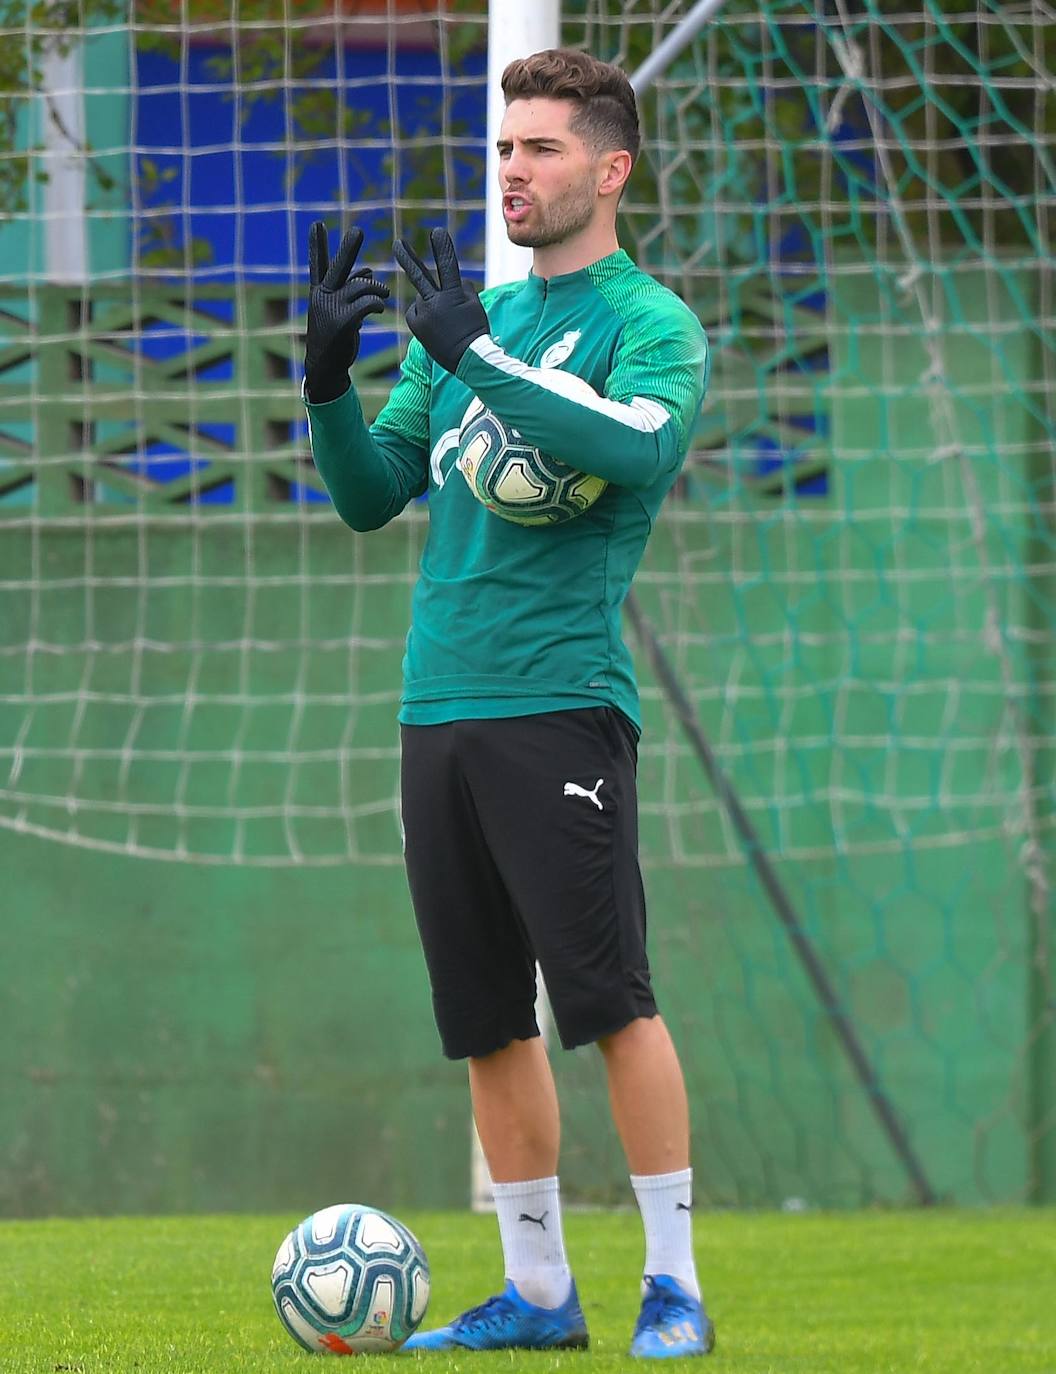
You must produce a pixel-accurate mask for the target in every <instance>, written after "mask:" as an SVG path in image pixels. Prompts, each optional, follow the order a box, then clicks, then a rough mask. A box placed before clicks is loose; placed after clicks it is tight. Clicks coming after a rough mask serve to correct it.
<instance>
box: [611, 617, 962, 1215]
mask: <svg viewBox="0 0 1056 1374" xmlns="http://www.w3.org/2000/svg"><path fill="white" fill-rule="evenodd" d="M625 606H626V610H627V615H628V618H629V619H630V622H631V624H632V625H633V626H634V632H635V634H636V635H637V636H638V639H639V641H640V642H641V644H642V647H643V648H644V649H645V651H646V653H647V654H648V655H649V661H650V663H651V664H652V668H653V672H654V673H655V674H656V678H657V681H658V682H659V683H660V685H661V687H662V688H663V690H664V692H665V694H666V696H667V699H668V701H669V702H670V703H671V706H672V708H673V710H674V712H675V714H676V716H677V717H678V719H679V723H680V724H681V726H682V728H683V730H685V732H686V735H687V737H688V739H689V741H690V743H691V744H692V746H693V748H694V750H695V752H696V755H697V757H698V759H699V760H700V762H701V764H702V765H703V767H704V771H705V772H706V773H707V775H708V779H709V781H710V782H711V785H712V787H713V788H714V790H715V793H716V795H717V796H718V798H719V801H720V802H721V803H722V805H723V806H724V807H725V808H726V812H727V814H728V815H729V817H730V820H731V821H732V822H733V826H734V829H735V830H736V831H737V835H738V838H739V839H740V841H741V844H742V845H743V846H744V851H745V854H746V856H747V858H748V862H749V863H750V864H751V866H752V868H753V869H754V870H755V875H756V877H757V878H758V879H759V881H760V883H761V884H762V885H763V888H764V890H765V892H766V895H767V896H768V897H769V899H770V904H771V906H772V907H773V909H774V912H775V913H776V915H777V917H778V920H779V921H780V922H781V924H782V925H783V926H784V928H785V931H786V933H787V935H788V937H789V939H790V940H791V942H792V948H793V949H794V950H795V952H796V954H797V956H798V957H799V961H800V963H801V964H802V965H803V968H804V970H805V972H806V974H807V977H808V978H809V979H810V981H811V983H812V985H813V987H814V991H815V993H816V994H817V998H818V1001H819V1003H820V1004H821V1008H822V1011H823V1012H824V1013H825V1015H826V1016H827V1017H828V1019H829V1022H830V1023H831V1025H832V1028H833V1030H834V1031H835V1032H836V1036H837V1039H838V1040H839V1042H840V1044H841V1045H842V1047H843V1049H844V1052H845V1053H846V1055H847V1058H848V1059H849V1060H850V1061H851V1066H852V1068H853V1069H854V1072H855V1074H856V1076H857V1078H858V1081H859V1082H860V1083H861V1085H862V1087H863V1089H864V1090H865V1093H866V1096H867V1097H868V1099H869V1103H870V1105H871V1106H872V1108H873V1111H874V1112H875V1113H876V1116H877V1118H878V1120H879V1122H880V1126H881V1129H882V1130H883V1132H884V1134H885V1135H886V1136H887V1138H888V1140H889V1141H890V1143H891V1147H892V1149H893V1150H894V1151H895V1154H896V1155H897V1156H898V1158H899V1160H900V1161H901V1162H902V1165H903V1167H904V1168H905V1171H906V1173H907V1174H908V1176H909V1178H910V1180H911V1182H912V1184H913V1189H914V1192H915V1193H916V1195H917V1200H918V1201H919V1202H920V1203H921V1204H922V1205H923V1206H926V1207H927V1206H931V1205H932V1204H934V1203H935V1202H936V1200H937V1199H936V1197H935V1193H934V1191H933V1190H932V1187H931V1184H930V1183H929V1182H928V1177H927V1175H926V1174H925V1172H924V1167H923V1165H922V1164H921V1162H920V1160H919V1159H918V1158H917V1155H916V1153H915V1151H914V1149H913V1146H912V1145H911V1144H910V1141H909V1137H908V1135H907V1134H906V1131H905V1128H904V1127H903V1125H902V1122H901V1121H900V1120H899V1117H898V1114H897V1113H896V1111H895V1109H894V1106H893V1105H892V1103H891V1100H890V1098H889V1097H888V1095H887V1093H886V1092H885V1090H884V1088H883V1085H882V1084H881V1082H880V1079H879V1076H878V1074H877V1073H876V1071H875V1069H874V1068H873V1066H872V1064H871V1062H870V1060H869V1056H868V1055H867V1054H866V1052H865V1048H864V1046H863V1045H862V1042H861V1041H860V1040H859V1038H858V1033H857V1032H856V1030H855V1028H854V1025H853V1023H852V1022H851V1019H850V1017H849V1016H848V1015H847V1012H846V1011H845V1010H844V1008H843V1006H842V1005H841V1004H840V999H839V997H838V996H837V994H836V989H835V988H834V987H833V985H832V982H831V980H830V978H829V975H828V973H827V972H826V971H825V966H824V964H823V963H822V962H821V959H820V957H819V955H818V953H817V951H816V950H815V948H814V945H813V943H812V941H811V938H810V935H809V934H808V933H807V931H806V930H805V929H804V928H803V924H802V922H801V921H800V919H799V917H798V916H797V914H796V911H795V908H794V907H793V905H792V903H791V901H790V900H789V897H788V894H787V893H786V892H785V889H784V888H783V887H782V885H781V880H780V879H779V878H778V876H777V873H776V871H775V869H774V866H773V864H772V863H771V862H770V858H769V855H768V854H767V852H766V850H765V849H764V848H763V846H762V844H761V843H760V840H759V836H758V834H757V833H756V830H755V827H754V826H753V824H752V822H751V819H750V818H749V816H748V813H747V812H746V811H745V809H744V807H743V806H742V805H741V800H740V797H739V796H738V795H737V793H736V791H735V790H734V787H733V784H732V783H731V782H730V780H729V779H728V778H727V776H726V774H725V773H724V772H723V769H722V767H721V765H720V764H719V761H718V759H717V757H716V755H715V751H714V750H713V749H712V747H711V745H710V743H709V742H708V738H707V736H706V735H705V733H704V731H703V729H702V728H701V725H700V721H699V720H698V719H697V713H696V710H695V708H694V706H693V703H692V702H691V701H690V699H689V697H688V696H687V695H686V693H685V691H684V690H683V688H682V684H681V682H680V681H679V679H678V675H677V673H676V672H675V670H674V668H673V667H672V666H671V662H670V660H669V659H668V657H667V654H666V653H665V652H664V649H663V645H662V644H661V643H660V640H659V639H658V637H657V635H656V633H655V632H654V630H653V627H652V626H651V625H650V623H649V620H648V618H647V617H646V615H645V612H644V611H643V610H642V608H641V606H640V605H639V604H638V600H637V598H636V597H635V595H634V593H633V592H631V593H630V595H629V596H628V597H627V600H626V602H625Z"/></svg>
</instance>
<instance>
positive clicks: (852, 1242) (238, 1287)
mask: <svg viewBox="0 0 1056 1374" xmlns="http://www.w3.org/2000/svg"><path fill="white" fill-rule="evenodd" d="M299 1220H300V1217H296V1216H277V1217H230V1216H221V1217H190V1218H185V1217H179V1218H173V1217H170V1218H162V1219H159V1220H152V1219H144V1218H123V1219H113V1220H77V1221H58V1220H56V1221H23V1222H3V1223H0V1370H2V1371H3V1374H118V1372H123V1371H128V1374H133V1372H134V1374H155V1371H158V1372H159V1374H160V1371H166V1374H191V1372H192V1371H194V1374H199V1372H200V1374H220V1372H221V1371H228V1370H230V1371H242V1370H247V1371H248V1370H252V1371H253V1374H269V1371H273V1370H276V1371H279V1370H281V1371H284V1372H285V1374H292V1371H296V1370H297V1369H302V1370H304V1369H307V1368H309V1367H311V1366H312V1364H313V1363H315V1364H318V1363H319V1361H321V1360H322V1361H325V1362H326V1367H329V1365H330V1363H331V1362H332V1360H333V1358H334V1357H331V1356H313V1355H309V1354H307V1353H305V1352H303V1351H301V1350H300V1348H299V1347H298V1346H296V1345H295V1344H294V1343H293V1341H292V1340H290V1338H289V1337H288V1336H287V1335H286V1334H285V1332H284V1331H283V1330H282V1328H281V1327H280V1325H279V1322H278V1319H277V1318H276V1316H275V1313H274V1310H273V1308H272V1306H271V1292H270V1288H269V1284H268V1278H269V1274H270V1270H271V1261H272V1258H273V1256H274V1252H275V1250H276V1248H277V1246H278V1243H279V1241H280V1240H281V1239H282V1237H283V1235H284V1234H285V1233H286V1231H287V1230H288V1229H289V1227H290V1226H291V1225H293V1224H294V1223H295V1222H297V1221H299ZM403 1220H405V1221H406V1222H407V1223H408V1224H409V1225H410V1226H411V1227H412V1229H414V1230H415V1231H416V1232H417V1234H418V1236H419V1237H420V1239H421V1241H422V1243H423V1244H424V1246H425V1248H426V1251H427V1253H428V1255H429V1260H430V1264H431V1267H432V1271H433V1297H432V1302H431V1304H430V1310H429V1312H428V1314H427V1315H426V1319H425V1323H424V1325H426V1326H430V1325H438V1324H440V1323H442V1322H444V1321H446V1320H447V1319H448V1318H449V1317H451V1316H452V1315H454V1314H455V1312H457V1311H460V1310H461V1309H462V1308H463V1307H465V1306H468V1305H470V1304H472V1303H474V1302H477V1301H480V1300H481V1299H482V1298H484V1297H485V1296H487V1294H488V1293H490V1292H492V1291H493V1290H495V1289H496V1288H497V1287H498V1286H500V1284H501V1267H500V1260H499V1247H498V1238H497V1231H496V1227H495V1221H494V1218H492V1217H482V1216H473V1215H469V1214H462V1213H455V1214H436V1213H430V1214H420V1215H416V1214H406V1215H405V1216H404V1217H403ZM566 1232H567V1240H568V1246H569V1251H570V1254H571V1257H572V1262H573V1265H574V1267H575V1270H576V1274H577V1278H578V1281H579V1287H580V1293H581V1297H582V1300H583V1306H584V1309H585V1311H586V1314H587V1320H588V1322H589V1324H590V1330H591V1339H592V1345H591V1350H590V1351H589V1352H585V1353H584V1352H570V1353H568V1354H562V1355H548V1354H538V1355H535V1354H514V1353H510V1352H500V1353H496V1354H491V1355H461V1354H460V1355H450V1356H449V1355H420V1356H412V1355H404V1356H399V1355H397V1356H374V1357H360V1358H361V1360H362V1359H363V1358H366V1359H367V1364H368V1367H378V1368H383V1369H384V1368H388V1366H389V1363H391V1362H392V1361H394V1360H395V1361H402V1362H403V1364H404V1367H408V1366H410V1367H412V1368H421V1367H422V1366H427V1367H428V1369H429V1370H430V1371H431V1370H435V1371H436V1374H454V1372H455V1371H458V1374H474V1371H478V1370H481V1371H482V1370H485V1369H487V1370H491V1371H495V1370H503V1371H508V1370H530V1371H532V1374H544V1371H549V1370H562V1371H566V1370H567V1371H573V1370H575V1369H577V1368H579V1369H583V1368H586V1367H588V1366H589V1367H590V1368H591V1369H592V1370H593V1369H597V1370H617V1369H627V1368H628V1367H629V1366H630V1365H631V1361H630V1359H629V1357H628V1356H627V1354H626V1348H627V1343H628V1339H629V1336H630V1331H631V1327H632V1325H633V1322H634V1318H635V1314H636V1311H637V1276H638V1273H639V1267H640V1262H641V1246H642V1242H641V1234H640V1228H639V1222H638V1218H637V1216H636V1215H634V1214H632V1213H620V1214H609V1213H594V1212H590V1213H573V1214H571V1215H570V1216H568V1218H567V1224H566ZM696 1237H697V1251H698V1261H699V1266H700V1270H701V1274H702V1277H703V1279H704V1282H705V1292H706V1296H707V1298H708V1305H709V1308H710V1309H711V1311H712V1315H713V1316H714V1318H715V1322H716V1326H717V1328H718V1347H717V1349H716V1352H715V1354H714V1355H713V1356H712V1357H711V1363H713V1364H718V1365H721V1367H722V1368H723V1369H725V1370H727V1371H731V1374H732V1371H737V1374H764V1371H765V1372H766V1374H770V1371H774V1372H775V1374H776V1371H781V1372H782V1374H795V1372H802V1374H808V1372H809V1374H827V1372H828V1371H832V1374H867V1372H868V1374H880V1372H881V1371H884V1372H886V1371H911V1370H912V1371H917V1370H926V1371H934V1372H935V1374H938V1371H949V1374H970V1372H971V1371H975V1370H979V1371H985V1372H986V1374H1020V1372H1021V1371H1022V1372H1023V1374H1026V1371H1031V1372H1032V1374H1035V1372H1036V1374H1041V1371H1045V1374H1056V1215H1054V1214H1053V1213H1052V1212H1044V1211H1036V1212H1026V1211H994V1212H954V1211H936V1212H933V1213H921V1212H916V1213H898V1212H875V1213H874V1212H870V1213H858V1214H839V1215H823V1214H817V1215H815V1214H806V1215H778V1214H756V1213H746V1214H740V1213H729V1212H724V1213H719V1214H714V1215H709V1214H703V1215H700V1216H698V1217H697V1220H696ZM675 1363H677V1364H680V1365H687V1364H691V1363H692V1364H693V1365H694V1366H699V1365H700V1363H701V1362H700V1361H692V1362H690V1361H687V1360H682V1361H676V1362H675ZM356 1367H357V1368H359V1367H360V1363H357V1366H356Z"/></svg>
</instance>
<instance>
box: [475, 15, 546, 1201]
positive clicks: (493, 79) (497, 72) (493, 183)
mask: <svg viewBox="0 0 1056 1374" xmlns="http://www.w3.org/2000/svg"><path fill="white" fill-rule="evenodd" d="M560 42H561V5H560V0H488V167H487V193H486V200H485V231H484V284H485V286H497V285H499V284H500V283H502V282H507V281H519V280H520V279H521V278H522V277H526V276H527V275H528V272H529V270H530V268H531V265H532V250H531V249H530V248H522V247H520V246H519V245H518V244H515V243H511V242H510V240H509V237H508V236H507V233H506V221H505V220H504V219H503V217H502V194H501V192H500V190H499V155H498V153H497V152H496V150H495V144H496V142H497V140H498V137H499V126H500V125H501V124H502V116H503V114H504V112H505V109H506V105H505V102H504V101H503V98H502V86H501V85H500V82H501V79H502V73H503V70H504V68H505V67H506V64H507V63H508V62H512V61H513V59H514V58H515V57H530V56H531V54H532V53H533V52H542V50H543V49H544V48H556V47H559V46H560ZM539 987H540V994H539V999H538V1002H537V1004H536V1019H537V1020H538V1022H539V1029H540V1032H541V1033H542V1036H543V1041H544V1043H546V1042H548V1041H549V1038H550V1005H549V1003H548V1001H547V999H546V989H545V988H544V987H543V983H542V977H541V976H540V979H539ZM470 1206H471V1207H472V1209H473V1210H474V1211H475V1212H488V1211H492V1210H494V1206H495V1203H494V1200H493V1197H492V1192H491V1177H490V1175H489V1173H488V1166H487V1164H486V1163H485V1160H484V1152H483V1150H482V1149H481V1148H480V1139H479V1137H478V1136H477V1132H476V1128H475V1127H474V1129H473V1144H472V1150H471V1157H470Z"/></svg>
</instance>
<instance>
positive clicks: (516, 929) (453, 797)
mask: <svg viewBox="0 0 1056 1374" xmlns="http://www.w3.org/2000/svg"><path fill="white" fill-rule="evenodd" d="M402 741H403V758H402V769H401V792H402V809H403V825H404V836H405V849H406V862H407V876H408V880H409V882H410V888H411V898H412V900H413V903H414V910H415V917H416V919H417V922H418V930H419V934H420V936H421V940H422V947H423V949H424V951H425V959H426V964H427V966H428V969H429V979H430V982H431V984H432V991H433V1011H434V1014H435V1016H436V1024H437V1028H438V1029H439V1031H440V1039H441V1041H442V1043H443V1048H444V1053H445V1054H446V1055H447V1056H448V1058H450V1059H462V1058H465V1057H467V1056H474V1057H479V1056H482V1055H486V1054H491V1053H492V1052H494V1051H495V1050H499V1049H502V1048H503V1046H505V1045H508V1044H509V1043H510V1042H511V1041H512V1040H527V1039H529V1038H530V1037H531V1036H534V1035H538V1033H539V1028H538V1026H537V1024H536V1019H535V996H536V985H535V965H536V961H538V963H539V966H540V968H541V969H542V973H543V978H544V980H545V983H546V990H547V994H548V996H549V999H550V1005H551V1007H552V1009H553V1014H554V1021H555V1023H556V1025H557V1030H558V1034H559V1035H560V1037H561V1043H562V1045H563V1046H564V1047H565V1049H572V1048H573V1047H574V1046H576V1045H584V1044H589V1043H591V1042H593V1041H595V1040H598V1039H600V1038H601V1037H602V1036H604V1035H610V1034H612V1032H613V1031H617V1030H620V1029H621V1028H622V1027H624V1026H626V1025H628V1024H629V1023H630V1022H631V1021H633V1020H635V1019H636V1018H637V1017H639V1016H654V1015H655V1014H656V1003H655V1002H654V1001H653V994H652V987H651V983H650V978H649V964H648V961H647V959H646V954H645V893H644V891H643V888H642V878H641V872H640V870H639V867H638V803H637V791H636V765H637V753H638V750H637V736H636V734H635V731H634V727H633V726H632V725H631V724H630V722H629V721H628V720H627V719H626V717H625V716H623V715H622V713H621V712H619V711H617V710H614V709H613V708H611V707H607V706H601V707H592V708H587V709H584V710H572V711H551V712H548V713H545V714H542V715H532V716H515V717H510V718H505V719H500V720H459V721H452V722H451V723H449V724H446V725H405V726H403V727H402Z"/></svg>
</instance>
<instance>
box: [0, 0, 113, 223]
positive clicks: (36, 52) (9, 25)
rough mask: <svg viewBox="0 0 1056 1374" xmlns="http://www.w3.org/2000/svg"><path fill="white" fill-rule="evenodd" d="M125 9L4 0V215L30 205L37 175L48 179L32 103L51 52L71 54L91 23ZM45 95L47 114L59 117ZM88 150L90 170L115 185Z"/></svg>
mask: <svg viewBox="0 0 1056 1374" xmlns="http://www.w3.org/2000/svg"><path fill="white" fill-rule="evenodd" d="M124 12H125V5H124V3H123V0H37V2H36V3H34V4H27V3H26V0H0V149H3V150H4V151H3V154H2V155H0V218H3V217H5V216H8V215H12V214H17V213H18V212H20V211H23V210H25V209H26V208H27V205H28V193H29V184H30V180H31V179H36V180H38V181H46V180H47V173H46V172H45V171H43V170H42V169H40V168H39V163H38V155H39V152H40V145H39V143H37V142H36V141H35V138H34V134H33V130H32V110H31V105H32V102H33V100H34V99H35V98H36V97H37V95H38V93H39V92H40V91H41V90H42V88H43V79H44V62H45V59H46V58H47V55H48V53H49V52H55V53H59V54H60V55H62V56H65V55H66V54H67V53H68V52H69V50H70V44H71V42H73V41H75V38H74V35H76V34H77V33H78V32H79V31H81V30H83V29H84V28H85V26H86V25H88V24H91V23H107V22H110V21H113V20H115V19H118V18H119V17H120V16H121V15H123V14H124ZM44 99H45V102H46V108H45V111H44V117H45V118H50V119H54V120H59V115H58V111H56V110H55V109H54V107H53V106H51V105H50V104H48V103H47V100H46V97H44ZM20 142H21V144H22V146H21V147H20V146H19V144H20ZM83 151H84V152H85V153H86V154H87V155H88V169H89V172H90V173H92V174H93V175H94V176H95V177H96V179H97V181H98V182H99V184H100V185H101V186H103V187H104V188H105V189H109V188H110V186H111V185H112V184H113V183H112V181H111V179H110V177H109V175H108V174H107V173H106V172H105V171H104V170H103V169H102V167H101V166H100V165H99V164H98V163H97V162H96V161H95V160H94V159H93V158H92V157H91V149H90V147H86V148H84V149H83Z"/></svg>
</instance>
